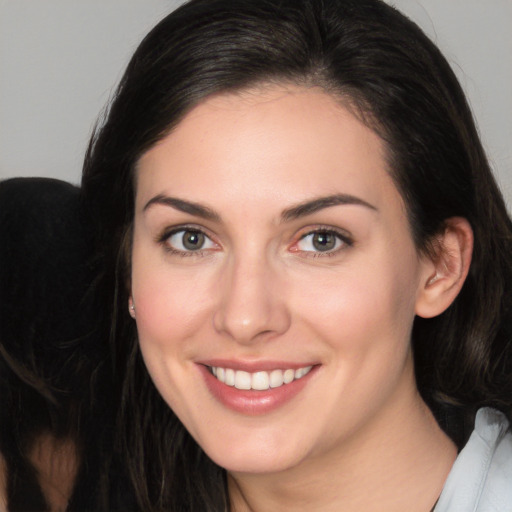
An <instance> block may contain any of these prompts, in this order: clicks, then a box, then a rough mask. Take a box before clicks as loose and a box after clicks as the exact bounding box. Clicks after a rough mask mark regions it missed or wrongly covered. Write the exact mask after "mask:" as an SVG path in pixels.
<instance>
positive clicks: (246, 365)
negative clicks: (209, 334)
mask: <svg viewBox="0 0 512 512" xmlns="http://www.w3.org/2000/svg"><path fill="white" fill-rule="evenodd" d="M196 363H197V364H202V365H204V366H210V367H211V366H215V367H217V368H218V367H220V368H231V369H232V370H242V371H246V372H249V373H255V372H258V371H267V372H269V371H272V370H286V369H293V370H296V369H298V368H304V367H307V366H315V365H317V364H318V363H315V362H313V361H305V362H292V361H282V360H281V361H278V360H262V361H243V360H234V359H204V360H201V361H196Z"/></svg>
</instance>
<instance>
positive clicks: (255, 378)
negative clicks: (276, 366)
mask: <svg viewBox="0 0 512 512" xmlns="http://www.w3.org/2000/svg"><path fill="white" fill-rule="evenodd" d="M269 380H270V378H269V376H268V372H256V373H253V374H252V380H251V388H252V389H257V390H259V391H263V390H265V389H268V387H269Z"/></svg>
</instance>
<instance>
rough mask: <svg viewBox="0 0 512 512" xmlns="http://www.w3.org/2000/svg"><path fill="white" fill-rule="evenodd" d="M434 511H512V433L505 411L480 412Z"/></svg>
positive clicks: (486, 409)
mask: <svg viewBox="0 0 512 512" xmlns="http://www.w3.org/2000/svg"><path fill="white" fill-rule="evenodd" d="M434 511H435V512H512V433H511V431H510V428H509V423H508V421H507V419H506V417H505V416H504V415H503V414H502V413H501V412H499V411H496V410H494V409H489V408H483V409H480V410H479V411H478V412H477V415H476V420H475V429H474V430H473V433H472V434H471V437H470V438H469V441H468V442H467V444H466V446H465V447H464V448H463V449H462V451H461V452H460V454H459V456H458V457H457V459H456V460H455V463H454V465H453V467H452V470H451V471H450V474H449V475H448V478H447V480H446V483H445V486H444V489H443V492H442V493H441V496H440V497H439V501H438V503H437V505H436V507H435V509H434Z"/></svg>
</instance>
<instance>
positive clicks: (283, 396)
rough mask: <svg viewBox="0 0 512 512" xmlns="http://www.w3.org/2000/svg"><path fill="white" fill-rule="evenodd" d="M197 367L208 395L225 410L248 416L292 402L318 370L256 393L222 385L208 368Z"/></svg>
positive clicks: (270, 410) (314, 367)
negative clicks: (208, 392) (224, 407)
mask: <svg viewBox="0 0 512 512" xmlns="http://www.w3.org/2000/svg"><path fill="white" fill-rule="evenodd" d="M198 366H199V369H200V371H201V373H202V375H203V378H204V380H205V382H206V385H207V387H208V389H209V391H210V393H211V394H212V395H213V396H214V397H215V398H216V399H217V400H218V401H219V402H220V403H221V404H223V405H224V406H226V407H227V408H229V409H231V410H233V411H236V412H239V413H242V414H246V415H248V416H258V415H261V414H267V413H270V412H272V411H274V410H276V409H278V408H280V407H281V406H283V405H284V404H286V403H287V402H289V401H290V400H292V399H293V398H294V397H295V396H296V395H297V394H299V393H300V392H301V391H302V390H303V389H304V387H305V386H306V385H307V383H308V382H309V380H310V378H311V376H312V375H313V374H314V373H316V370H317V368H318V366H313V368H312V369H311V370H310V372H309V373H308V374H307V375H305V376H304V377H302V378H300V379H297V380H294V381H292V382H290V383H289V384H283V385H282V386H280V387H278V388H269V389H267V390H264V391H257V390H241V389H237V388H235V387H234V386H228V385H226V384H223V383H222V382H221V381H220V380H218V379H216V378H215V377H214V376H213V375H212V374H211V372H210V370H209V368H208V367H206V366H204V365H198Z"/></svg>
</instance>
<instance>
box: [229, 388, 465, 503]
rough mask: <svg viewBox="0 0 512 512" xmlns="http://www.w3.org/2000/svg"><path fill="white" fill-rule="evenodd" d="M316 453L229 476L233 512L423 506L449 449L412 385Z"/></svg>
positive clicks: (438, 487) (444, 471) (447, 464)
mask: <svg viewBox="0 0 512 512" xmlns="http://www.w3.org/2000/svg"><path fill="white" fill-rule="evenodd" d="M399 402H401V403H400V404H399V405H400V407H398V408H392V409H391V411H389V413H384V414H382V415H378V417H375V418H374V419H373V420H372V422H371V425H367V426H365V427H364V428H362V429H361V430H360V431H359V432H358V433H357V434H356V436H354V437H353V438H351V439H350V440H348V441H346V442H343V443H341V444H340V445H339V446H337V447H336V448H335V449H332V450H330V451H329V452H328V453H324V454H323V455H321V456H318V457H315V458H310V459H307V460H303V461H302V462H301V463H300V464H299V465H297V466H295V467H292V468H289V469H287V470H285V471H282V472H279V473H277V474H276V473H272V474H246V473H242V474H239V473H238V474H229V475H228V485H229V492H230V499H231V503H232V510H233V512H260V511H266V510H281V511H283V512H286V511H292V510H293V511H295V510H313V509H314V510H322V511H323V512H330V511H333V512H334V511H336V512H360V511H361V510H365V511H366V512H378V511H382V510H393V511H395V512H415V511H417V512H429V511H430V510H431V509H432V507H433V506H434V504H435V502H436V500H437V498H438V497H439V494H440V493H441V491H442V488H443V485H444V482H445V480H446V477H447V476H448V473H449V471H450V469H451V467H452V465H453V462H454V460H455V458H456V455H457V449H456V447H455V445H454V444H453V442H452V441H451V440H450V439H449V438H448V437H447V436H446V434H444V432H443V431H442V430H441V429H440V428H439V426H438V424H437V422H436V421H435V419H434V417H433V415H432V413H431V412H430V410H429V409H428V407H427V406H426V405H425V403H424V402H423V401H422V399H421V398H420V396H419V394H418V393H417V391H415V390H414V393H413V394H411V395H410V396H409V397H407V402H406V403H404V402H403V400H400V401H399Z"/></svg>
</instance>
